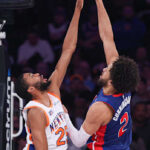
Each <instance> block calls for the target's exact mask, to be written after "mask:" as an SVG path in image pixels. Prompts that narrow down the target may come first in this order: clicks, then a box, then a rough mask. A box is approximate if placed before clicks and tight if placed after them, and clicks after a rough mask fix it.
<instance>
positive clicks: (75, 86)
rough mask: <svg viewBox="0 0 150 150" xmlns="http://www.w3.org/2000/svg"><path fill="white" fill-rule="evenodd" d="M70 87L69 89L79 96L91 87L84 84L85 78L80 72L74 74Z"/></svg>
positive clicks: (75, 95)
mask: <svg viewBox="0 0 150 150" xmlns="http://www.w3.org/2000/svg"><path fill="white" fill-rule="evenodd" d="M68 87H69V88H68V89H67V90H68V92H69V93H71V94H72V95H73V96H74V97H78V96H79V94H80V93H82V92H84V91H88V92H90V91H89V89H88V88H87V87H86V86H85V85H84V78H83V77H82V76H81V75H79V74H74V75H72V76H71V77H70V83H69V86H68Z"/></svg>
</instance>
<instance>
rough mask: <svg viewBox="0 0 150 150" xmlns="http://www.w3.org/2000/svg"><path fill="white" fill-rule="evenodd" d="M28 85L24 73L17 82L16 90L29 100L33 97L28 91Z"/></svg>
mask: <svg viewBox="0 0 150 150" xmlns="http://www.w3.org/2000/svg"><path fill="white" fill-rule="evenodd" d="M28 87H29V85H28V84H27V83H26V81H25V80H24V78H23V74H22V75H20V76H19V77H18V78H17V81H16V84H15V91H16V93H17V94H18V95H19V96H20V97H21V98H23V99H24V100H27V101H29V100H31V99H32V95H31V94H30V93H29V92H28V91H27V90H28Z"/></svg>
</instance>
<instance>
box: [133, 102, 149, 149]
mask: <svg viewBox="0 0 150 150" xmlns="http://www.w3.org/2000/svg"><path fill="white" fill-rule="evenodd" d="M146 113H147V110H146V103H144V102H139V103H137V104H135V106H134V107H133V128H134V131H135V133H136V134H137V135H138V136H140V137H141V138H142V139H143V141H144V143H145V145H146V148H147V150H148V147H149V146H150V134H148V133H150V126H149V124H148V119H147V114H146Z"/></svg>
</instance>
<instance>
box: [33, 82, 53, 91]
mask: <svg viewBox="0 0 150 150" xmlns="http://www.w3.org/2000/svg"><path fill="white" fill-rule="evenodd" d="M50 84H51V81H47V82H46V83H43V82H40V83H36V84H35V88H37V89H38V90H40V91H41V92H44V91H47V90H48V88H49V86H50Z"/></svg>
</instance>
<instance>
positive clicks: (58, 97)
mask: <svg viewBox="0 0 150 150" xmlns="http://www.w3.org/2000/svg"><path fill="white" fill-rule="evenodd" d="M48 93H49V94H50V95H52V96H54V97H55V98H57V99H58V100H60V101H61V99H60V97H59V96H57V95H55V94H54V93H51V92H48Z"/></svg>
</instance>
